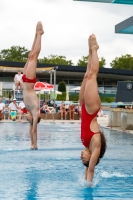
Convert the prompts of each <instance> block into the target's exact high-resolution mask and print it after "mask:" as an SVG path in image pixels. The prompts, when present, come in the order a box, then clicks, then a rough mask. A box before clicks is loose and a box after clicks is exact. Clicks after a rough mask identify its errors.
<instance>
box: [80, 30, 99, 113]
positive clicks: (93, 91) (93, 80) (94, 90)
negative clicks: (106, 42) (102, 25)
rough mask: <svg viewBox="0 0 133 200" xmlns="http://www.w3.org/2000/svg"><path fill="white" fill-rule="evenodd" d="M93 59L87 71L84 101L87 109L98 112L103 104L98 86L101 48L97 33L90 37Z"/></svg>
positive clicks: (90, 111)
mask: <svg viewBox="0 0 133 200" xmlns="http://www.w3.org/2000/svg"><path fill="white" fill-rule="evenodd" d="M90 45H91V51H92V59H91V68H90V71H89V72H87V74H86V76H87V78H86V84H85V90H84V101H85V105H86V109H87V111H88V112H89V113H94V112H96V111H97V110H98V109H99V108H100V106H101V100H100V97H99V94H98V86H97V74H98V71H99V59H98V55H97V50H98V48H99V46H98V44H97V41H96V37H95V35H94V34H93V35H91V39H90Z"/></svg>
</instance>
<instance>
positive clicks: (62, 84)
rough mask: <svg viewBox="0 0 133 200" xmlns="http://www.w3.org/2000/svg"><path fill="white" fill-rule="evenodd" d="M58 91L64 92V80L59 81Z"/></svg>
mask: <svg viewBox="0 0 133 200" xmlns="http://www.w3.org/2000/svg"><path fill="white" fill-rule="evenodd" d="M58 91H60V92H66V83H65V82H64V81H60V82H59V84H58Z"/></svg>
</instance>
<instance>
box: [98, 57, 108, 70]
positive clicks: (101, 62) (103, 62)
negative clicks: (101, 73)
mask: <svg viewBox="0 0 133 200" xmlns="http://www.w3.org/2000/svg"><path fill="white" fill-rule="evenodd" d="M105 65H106V60H105V59H104V58H103V57H102V58H100V59H99V67H100V68H104V67H105Z"/></svg>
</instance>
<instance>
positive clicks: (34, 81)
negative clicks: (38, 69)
mask: <svg viewBox="0 0 133 200" xmlns="http://www.w3.org/2000/svg"><path fill="white" fill-rule="evenodd" d="M22 79H23V82H27V83H36V80H37V79H36V77H35V78H33V79H29V78H27V77H26V75H25V74H24V75H23V76H22Z"/></svg>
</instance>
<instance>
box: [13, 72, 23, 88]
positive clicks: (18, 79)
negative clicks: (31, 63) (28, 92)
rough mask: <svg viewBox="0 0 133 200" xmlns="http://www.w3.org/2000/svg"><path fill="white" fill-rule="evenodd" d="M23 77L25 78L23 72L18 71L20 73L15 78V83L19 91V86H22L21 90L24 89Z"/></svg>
mask: <svg viewBox="0 0 133 200" xmlns="http://www.w3.org/2000/svg"><path fill="white" fill-rule="evenodd" d="M22 76H23V74H21V71H20V70H18V73H17V74H16V75H15V77H14V82H15V85H16V90H18V86H20V90H22V87H23V81H22Z"/></svg>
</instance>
